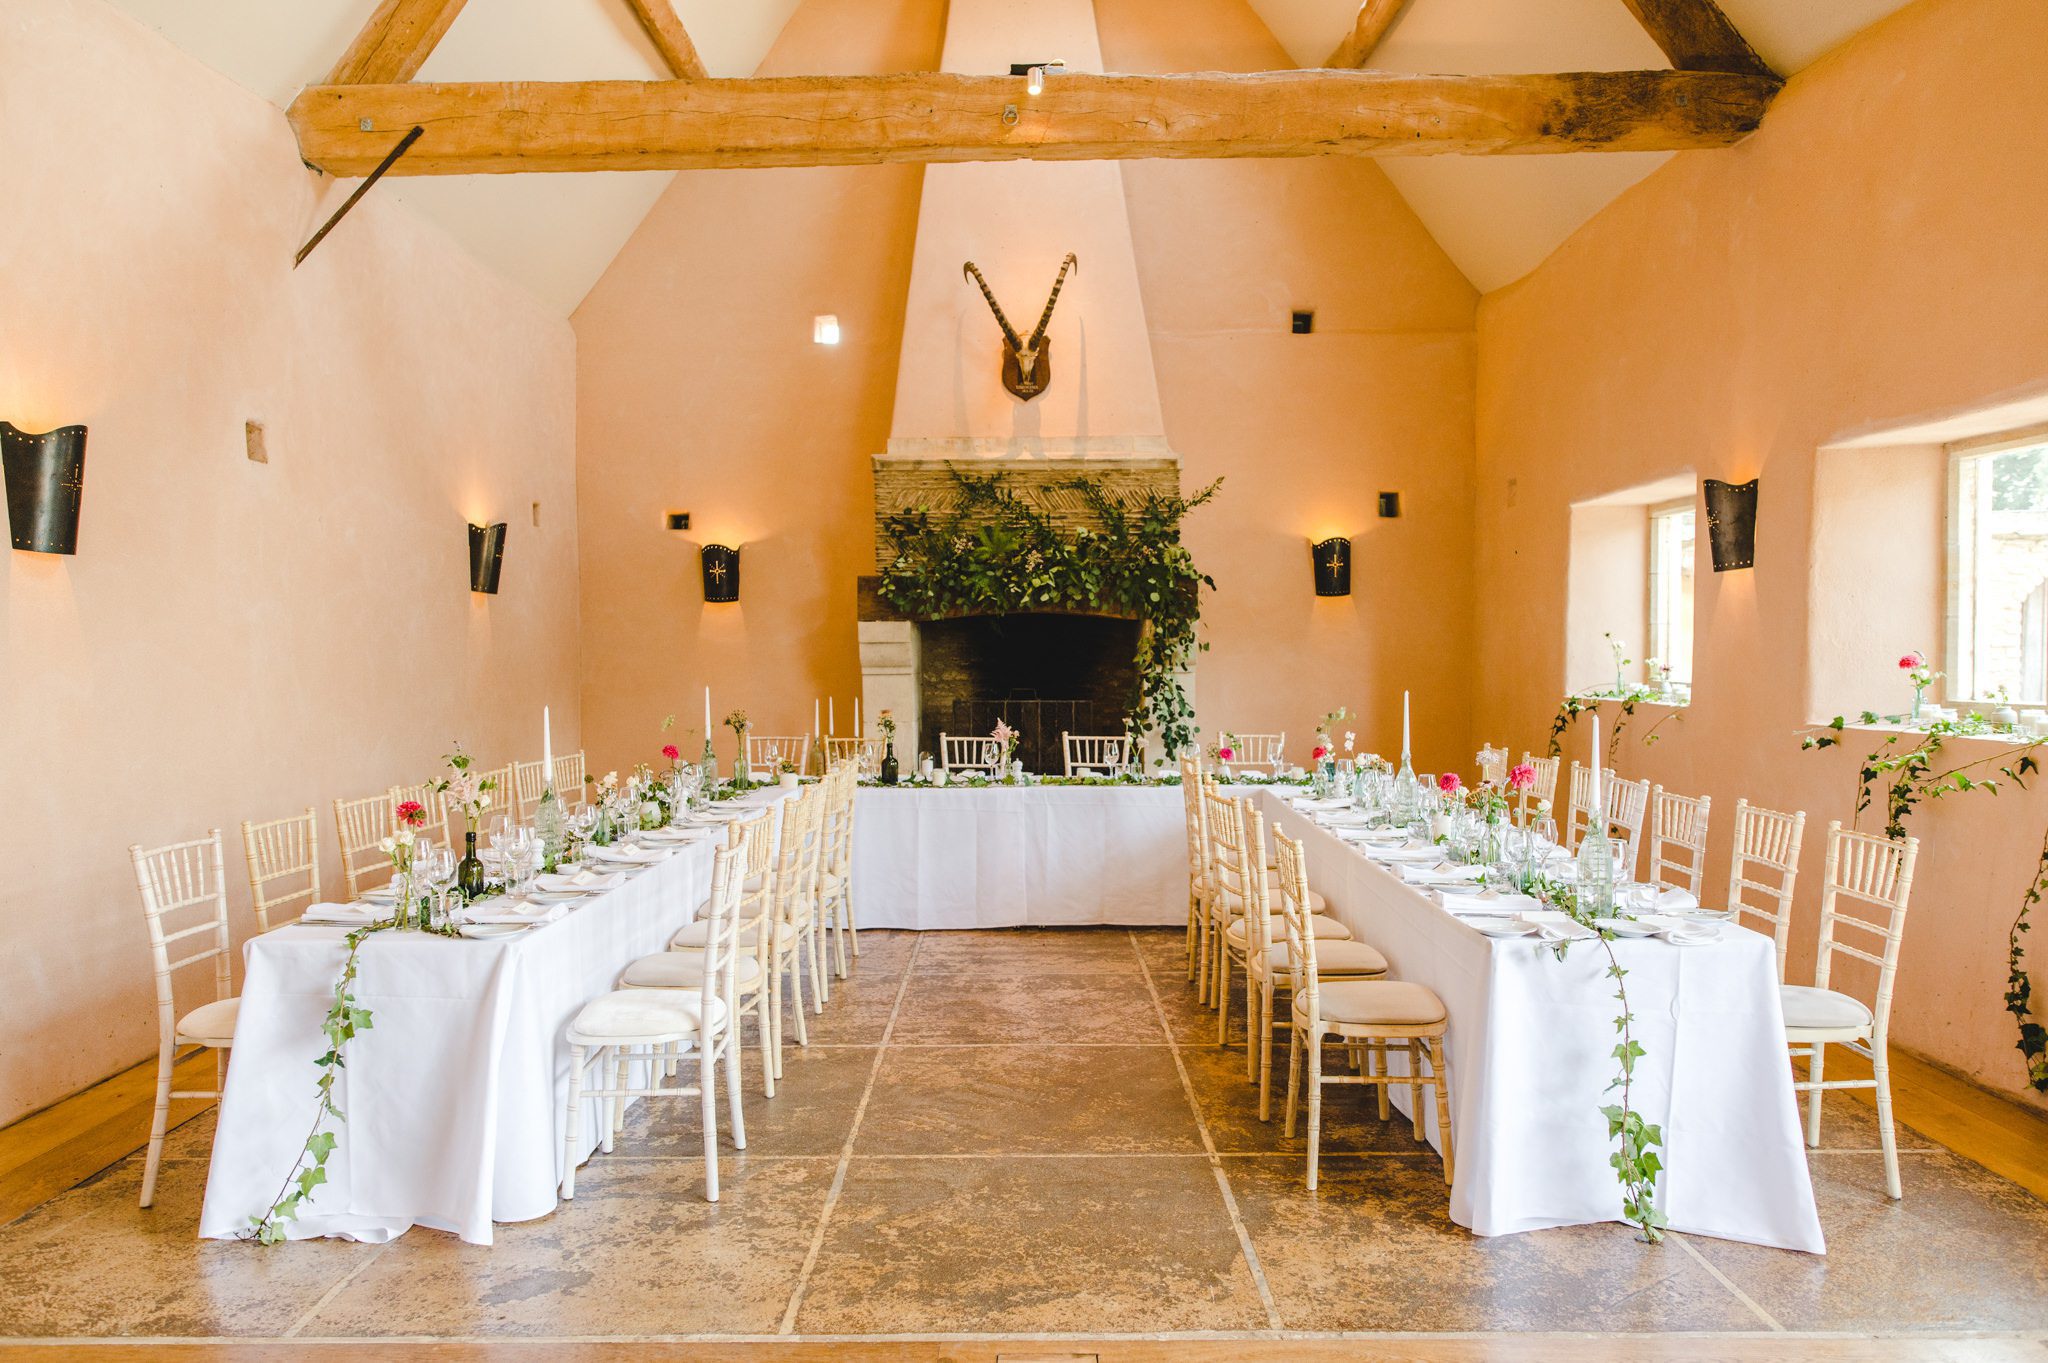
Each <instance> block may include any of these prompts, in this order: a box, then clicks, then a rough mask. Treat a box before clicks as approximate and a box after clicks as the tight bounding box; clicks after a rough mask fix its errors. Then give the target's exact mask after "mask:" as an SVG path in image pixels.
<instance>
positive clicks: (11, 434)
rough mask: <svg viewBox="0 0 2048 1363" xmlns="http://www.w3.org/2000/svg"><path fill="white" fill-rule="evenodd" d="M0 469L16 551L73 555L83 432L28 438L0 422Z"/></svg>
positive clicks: (64, 429) (73, 429) (68, 429)
mask: <svg viewBox="0 0 2048 1363" xmlns="http://www.w3.org/2000/svg"><path fill="white" fill-rule="evenodd" d="M0 464H4V465H5V469H6V481H7V525H8V529H9V530H10V532H11V533H12V536H13V543H14V547H15V548H17V549H25V550H27V551H28V552H30V553H33V554H75V553H77V552H78V512H79V506H80V504H81V502H82V501H83V499H84V497H85V427H83V426H61V427H59V428H58V429H56V430H54V431H45V432H44V433H43V434H41V435H30V434H29V433H28V432H27V431H21V430H16V429H15V428H14V427H13V426H11V425H9V424H8V423H6V422H4V421H0Z"/></svg>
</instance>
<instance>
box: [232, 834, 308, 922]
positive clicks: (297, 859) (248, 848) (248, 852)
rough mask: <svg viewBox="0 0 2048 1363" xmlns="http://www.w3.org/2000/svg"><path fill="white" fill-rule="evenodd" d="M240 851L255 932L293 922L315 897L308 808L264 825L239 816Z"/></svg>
mask: <svg viewBox="0 0 2048 1363" xmlns="http://www.w3.org/2000/svg"><path fill="white" fill-rule="evenodd" d="M242 853H243V855H244V856H245V857H246V858H247V859H248V863H249V899H250V901H251V902H252V903H254V904H255V906H256V931H258V932H269V931H270V930H271V928H272V927H283V926H284V925H285V924H286V923H291V922H296V921H297V920H298V918H299V916H300V915H301V914H303V913H305V911H306V910H307V909H309V908H311V907H312V906H313V905H314V904H315V903H316V902H317V901H318V900H319V898H320V826H319V824H318V822H317V821H316V820H315V818H314V816H313V806H311V805H307V806H306V812H305V813H303V814H293V815H291V816H290V817H289V818H283V819H272V820H271V821H270V822H268V823H251V822H250V821H249V820H247V819H244V820H242Z"/></svg>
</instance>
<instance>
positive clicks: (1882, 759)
mask: <svg viewBox="0 0 2048 1363" xmlns="http://www.w3.org/2000/svg"><path fill="white" fill-rule="evenodd" d="M1858 719H1859V721H1860V722H1861V723H1863V724H1865V725H1876V724H1879V723H1882V722H1883V720H1882V719H1881V717H1880V716H1879V715H1878V714H1877V713H1876V712H1875V711H1873V710H1865V711H1864V712H1863V713H1862V714H1861V715H1860V716H1858ZM1847 728H1848V720H1847V718H1846V717H1844V716H1842V715H1836V716H1835V717H1834V718H1833V719H1831V720H1829V721H1828V722H1827V723H1826V724H1823V725H1820V726H1818V727H1817V728H1815V729H1813V730H1809V731H1808V732H1807V733H1806V734H1804V735H1803V736H1802V737H1801V739H1800V743H1799V746H1800V747H1801V748H1802V749H1804V750H1807V751H1812V750H1816V749H1820V748H1833V747H1838V746H1840V744H1841V742H1842V735H1843V733H1844V731H1845V730H1846V729H1847ZM1907 737H1911V738H1912V739H1913V740H1914V742H1913V744H1912V746H1910V747H1908V748H1905V749H1903V750H1901V748H1900V745H1899V740H1901V739H1903V738H1907ZM2013 737H2014V735H2012V734H2011V733H2009V732H2006V731H2004V730H2000V729H1998V728H1996V727H1994V726H1993V725H1991V724H1989V723H1987V722H1985V721H1984V720H1983V719H1981V718H1979V717H1978V716H1976V715H1965V716H1964V717H1963V718H1961V719H1943V720H1936V721H1935V722H1934V723H1932V724H1928V725H1925V726H1924V727H1914V728H1907V729H1897V730H1894V731H1892V732H1890V733H1888V734H1886V735H1885V736H1884V737H1883V738H1882V739H1880V740H1879V741H1878V743H1877V746H1876V747H1874V748H1872V749H1871V750H1870V751H1869V752H1868V753H1865V754H1864V756H1863V760H1862V762H1860V763H1859V764H1858V765H1857V769H1856V810H1855V814H1854V815H1853V816H1852V819H1851V826H1852V827H1853V826H1854V824H1855V823H1856V822H1859V821H1860V820H1861V819H1862V816H1863V814H1864V813H1865V811H1867V810H1868V809H1870V807H1871V806H1872V805H1874V804H1876V803H1877V799H1878V793H1879V791H1880V789H1881V790H1882V792H1883V796H1884V806H1885V826H1884V831H1885V836H1886V837H1889V838H1894V839H1897V838H1903V837H1905V836H1906V820H1907V819H1908V818H1910V817H1911V816H1912V814H1913V811H1914V810H1915V809H1916V808H1917V807H1918V806H1919V804H1920V802H1921V801H1922V800H1924V799H1928V800H1938V799H1940V798H1941V797H1943V796H1944V795H1956V794H1961V793H1964V792H1968V791H1973V790H1983V791H1989V792H1990V793H1991V794H1993V795H1996V794H1997V793H1998V791H1999V787H2000V784H2001V778H2002V779H2003V780H2005V781H2010V782H2011V783H2012V784H2013V785H2014V786H2015V787H2017V788H2018V789H2021V790H2025V789H2026V786H2027V778H2028V777H2030V776H2033V775H2035V774H2036V773H2038V772H2039V771H2040V762H2039V760H2038V759H2036V758H2035V756H2034V749H2036V748H2038V747H2040V746H2041V745H2042V743H2044V742H2048V739H2039V738H2025V739H2021V740H2019V741H2017V742H2013V743H2011V745H2010V746H2008V747H2006V748H2004V749H2002V750H2000V751H1998V752H1993V753H1987V754H1986V755H1984V756H1983V757H1976V758H1972V759H1970V760H1969V761H1967V762H1958V763H1956V764H1955V765H1953V766H1943V765H1942V763H1941V760H1940V759H1941V750H1942V747H1943V745H1944V744H1945V743H1946V742H1947V741H1948V740H1949V739H1951V738H1990V739H2008V740H2010V739H2012V738H2013ZM1987 769H1989V770H1992V771H1995V772H1996V773H1997V775H1995V776H1985V775H1982V774H1980V773H1982V772H1984V771H1985V770H1987ZM2044 896H2048V835H2044V836H2043V838H2042V842H2041V856H2040V860H2039V861H2038V862H2037V863H2036V865H2035V867H2034V876H2033V879H2032V880H2031V881H2030V882H2029V883H2028V886H2027V892H2026V894H2025V895H2023V896H2021V898H2020V908H2019V913H2018V914H2017V916H2015V917H2014V919H2013V922H2012V928H2011V929H2010V931H2008V932H2007V933H2006V953H2005V974H2006V978H2005V1009H2006V1011H2007V1012H2008V1013H2011V1014H2012V1017H2013V1022H2014V1023H2015V1024H2016V1025H2017V1026H2018V1028H2019V1034H2020V1039H2019V1043H2018V1046H2019V1052H2020V1054H2021V1055H2022V1056H2024V1057H2025V1058H2026V1063H2027V1082H2028V1083H2029V1084H2031V1085H2032V1086H2033V1087H2034V1088H2035V1089H2036V1090H2038V1091H2040V1092H2042V1093H2048V1027H2043V1026H2042V1025H2041V1023H2039V1022H2038V1021H2036V1020H2035V1019H2034V1016H2033V1012H2034V1003H2033V1000H2034V982H2033V980H2032V979H2031V978H2030V977H2029V975H2028V972H2027V954H2026V945H2025V942H2024V940H2023V939H2024V935H2025V934H2026V933H2027V932H2029V931H2030V930H2031V929H2032V924H2030V923H2029V922H2028V921H2027V920H2028V916H2029V915H2030V914H2031V913H2032V912H2033V909H2034V906H2035V905H2036V904H2039V903H2040V902H2041V900H2042V898H2043V897H2044Z"/></svg>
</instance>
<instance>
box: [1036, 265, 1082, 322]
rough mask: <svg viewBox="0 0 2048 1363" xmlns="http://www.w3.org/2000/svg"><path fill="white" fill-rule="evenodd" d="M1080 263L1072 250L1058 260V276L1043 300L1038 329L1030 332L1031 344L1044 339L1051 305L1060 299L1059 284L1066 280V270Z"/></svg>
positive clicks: (1050, 313)
mask: <svg viewBox="0 0 2048 1363" xmlns="http://www.w3.org/2000/svg"><path fill="white" fill-rule="evenodd" d="M1080 264H1081V262H1080V261H1079V260H1077V259H1075V258H1074V253H1073V252H1072V251H1069V252H1067V258H1066V259H1065V260H1063V261H1061V262H1060V273H1059V278H1057V279H1055V280H1053V282H1052V296H1051V297H1050V298H1048V299H1046V300H1045V312H1044V314H1043V315H1041V316H1040V317H1039V319H1038V330H1036V331H1034V332H1032V333H1031V344H1033V345H1037V344H1038V343H1039V342H1040V341H1042V340H1044V339H1045V329H1046V328H1047V327H1048V326H1050V325H1052V309H1053V305H1054V304H1055V303H1058V302H1059V301H1060V286H1061V285H1063V284H1065V283H1066V282H1067V271H1069V270H1073V269H1078V268H1079V267H1080Z"/></svg>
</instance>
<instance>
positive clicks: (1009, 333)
mask: <svg viewBox="0 0 2048 1363" xmlns="http://www.w3.org/2000/svg"><path fill="white" fill-rule="evenodd" d="M960 273H961V275H962V277H966V276H970V275H971V276H972V277H973V279H974V282H975V283H977V284H979V285H981V296H982V297H983V298H986V299H987V300H988V310H989V311H990V312H992V313H994V314H995V315H996V325H997V326H999V327H1001V328H1002V329H1003V339H1004V340H1006V341H1008V342H1009V343H1010V349H1012V350H1019V349H1022V348H1023V345H1024V343H1023V342H1022V341H1021V340H1019V339H1018V338H1017V328H1015V327H1013V326H1011V325H1010V319H1009V318H1007V317H1005V316H1003V305H1002V304H1001V303H998V302H996V296H995V294H993V293H991V292H990V291H989V287H988V281H987V280H986V279H983V278H982V277H981V271H980V270H978V269H976V268H975V267H974V262H973V261H971V260H970V261H968V262H967V263H966V264H965V265H962V266H961V267H960Z"/></svg>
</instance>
